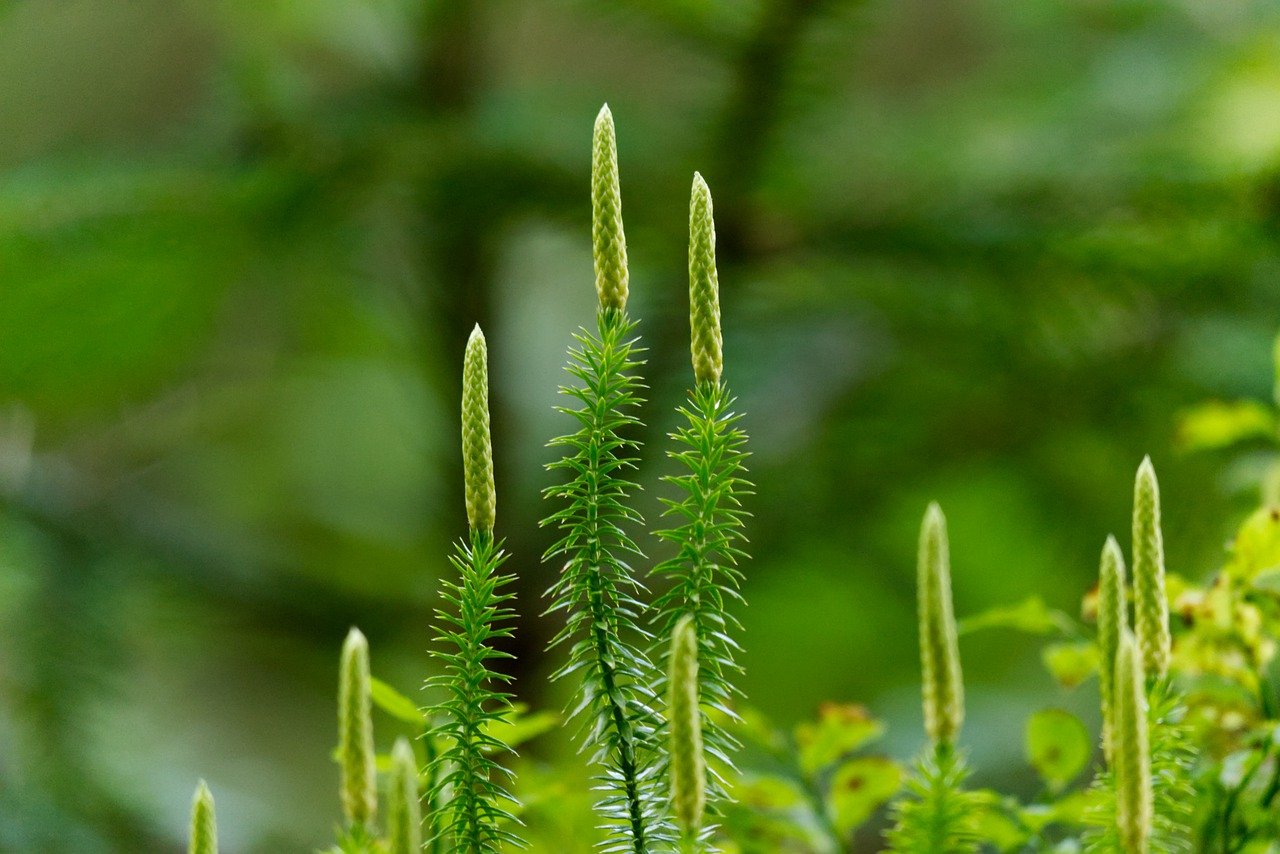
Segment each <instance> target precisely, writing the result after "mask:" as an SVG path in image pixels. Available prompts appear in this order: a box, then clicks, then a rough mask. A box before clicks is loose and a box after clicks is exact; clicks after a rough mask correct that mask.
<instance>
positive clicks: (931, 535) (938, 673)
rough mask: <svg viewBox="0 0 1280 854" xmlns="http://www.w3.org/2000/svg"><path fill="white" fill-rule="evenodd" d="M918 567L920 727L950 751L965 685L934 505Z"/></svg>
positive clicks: (941, 522) (941, 524) (940, 519)
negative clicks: (920, 680) (921, 719)
mask: <svg viewBox="0 0 1280 854" xmlns="http://www.w3.org/2000/svg"><path fill="white" fill-rule="evenodd" d="M917 569H918V589H917V592H918V598H919V612H920V613H919V619H920V664H921V671H922V682H923V689H924V690H923V694H924V726H925V731H926V732H927V733H928V734H929V738H930V740H931V741H932V742H933V743H934V744H935V745H936V746H938V747H942V748H948V749H949V748H950V747H952V746H953V745H954V744H955V742H956V738H957V737H958V736H959V734H960V727H961V725H962V724H963V723H964V684H963V681H962V676H961V672H960V649H959V644H958V642H957V637H956V618H955V613H954V611H953V606H952V602H951V558H950V554H949V552H948V544H947V520H946V517H944V516H943V515H942V508H941V507H939V506H938V505H937V504H936V503H934V504H930V505H929V509H928V510H927V511H926V512H925V515H924V523H923V525H921V528H920V553H919V561H918V567H917Z"/></svg>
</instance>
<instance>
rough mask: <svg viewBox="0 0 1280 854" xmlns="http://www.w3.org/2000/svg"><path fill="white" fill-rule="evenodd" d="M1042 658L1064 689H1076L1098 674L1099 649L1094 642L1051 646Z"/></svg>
mask: <svg viewBox="0 0 1280 854" xmlns="http://www.w3.org/2000/svg"><path fill="white" fill-rule="evenodd" d="M1040 658H1041V660H1042V661H1043V662H1044V666H1045V669H1046V670H1048V671H1049V675H1050V676H1052V677H1053V678H1054V681H1056V682H1057V683H1058V684H1059V685H1061V686H1062V687H1063V688H1074V687H1076V686H1077V685H1079V684H1080V683H1081V682H1083V681H1084V680H1086V679H1088V678H1089V677H1090V676H1092V675H1093V674H1094V673H1097V672H1098V647H1097V646H1095V645H1094V643H1093V642H1092V641H1079V642H1076V643H1055V644H1050V645H1049V646H1046V647H1045V648H1044V650H1043V651H1042V652H1041V653H1040Z"/></svg>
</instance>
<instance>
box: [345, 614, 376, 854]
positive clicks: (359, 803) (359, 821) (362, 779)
mask: <svg viewBox="0 0 1280 854" xmlns="http://www.w3.org/2000/svg"><path fill="white" fill-rule="evenodd" d="M369 684H370V677H369V642H368V641H367V640H365V637H364V635H363V634H361V633H360V630H359V629H357V628H352V629H351V631H350V632H348V633H347V639H346V641H345V642H343V644H342V661H341V667H340V670H339V679H338V764H339V766H340V767H341V769H342V812H343V815H344V816H345V818H346V821H347V828H348V830H349V831H351V832H352V833H354V834H357V835H359V834H362V833H364V832H366V831H367V830H368V829H369V826H370V825H371V824H372V823H373V819H374V816H375V814H376V813H377V810H378V790H377V784H376V773H377V772H376V769H375V763H374V752H373V715H372V708H371V700H370V689H369Z"/></svg>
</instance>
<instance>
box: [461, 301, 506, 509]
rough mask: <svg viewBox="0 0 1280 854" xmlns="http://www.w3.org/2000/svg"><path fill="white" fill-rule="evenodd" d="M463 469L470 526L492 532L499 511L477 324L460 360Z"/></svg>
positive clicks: (483, 349) (485, 359)
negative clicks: (494, 482) (494, 483)
mask: <svg viewBox="0 0 1280 854" xmlns="http://www.w3.org/2000/svg"><path fill="white" fill-rule="evenodd" d="M462 471H463V479H464V484H465V492H466V500H467V522H468V523H469V524H470V525H471V530H473V531H480V532H483V533H492V532H493V524H494V520H495V517H496V515H497V512H498V494H497V490H496V489H495V488H494V485H493V443H492V440H491V439H490V436H489V349H488V346H487V345H486V343H485V339H484V333H483V332H481V331H480V325H479V324H477V325H476V328H475V329H473V330H471V337H470V338H468V339H467V351H466V354H465V355H464V356H463V360H462Z"/></svg>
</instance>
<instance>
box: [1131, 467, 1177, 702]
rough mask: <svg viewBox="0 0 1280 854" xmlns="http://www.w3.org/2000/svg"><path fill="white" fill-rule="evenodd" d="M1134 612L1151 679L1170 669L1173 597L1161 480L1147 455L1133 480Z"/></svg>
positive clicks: (1146, 666) (1147, 672)
mask: <svg viewBox="0 0 1280 854" xmlns="http://www.w3.org/2000/svg"><path fill="white" fill-rule="evenodd" d="M1133 613H1134V629H1135V630H1136V634H1137V638H1138V646H1139V648H1140V649H1141V651H1142V666H1143V670H1144V672H1145V673H1146V675H1147V678H1148V679H1152V680H1158V679H1163V678H1164V677H1165V675H1166V674H1168V672H1169V660H1170V657H1171V652H1170V649H1171V640H1170V636H1169V600H1168V596H1167V594H1166V593H1165V582H1164V538H1163V535H1162V534H1161V531H1160V484H1159V482H1157V481H1156V470H1155V468H1154V467H1153V466H1152V465H1151V458H1150V457H1144V458H1143V460H1142V464H1141V465H1140V466H1138V474H1137V477H1136V478H1135V479H1134V484H1133Z"/></svg>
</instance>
